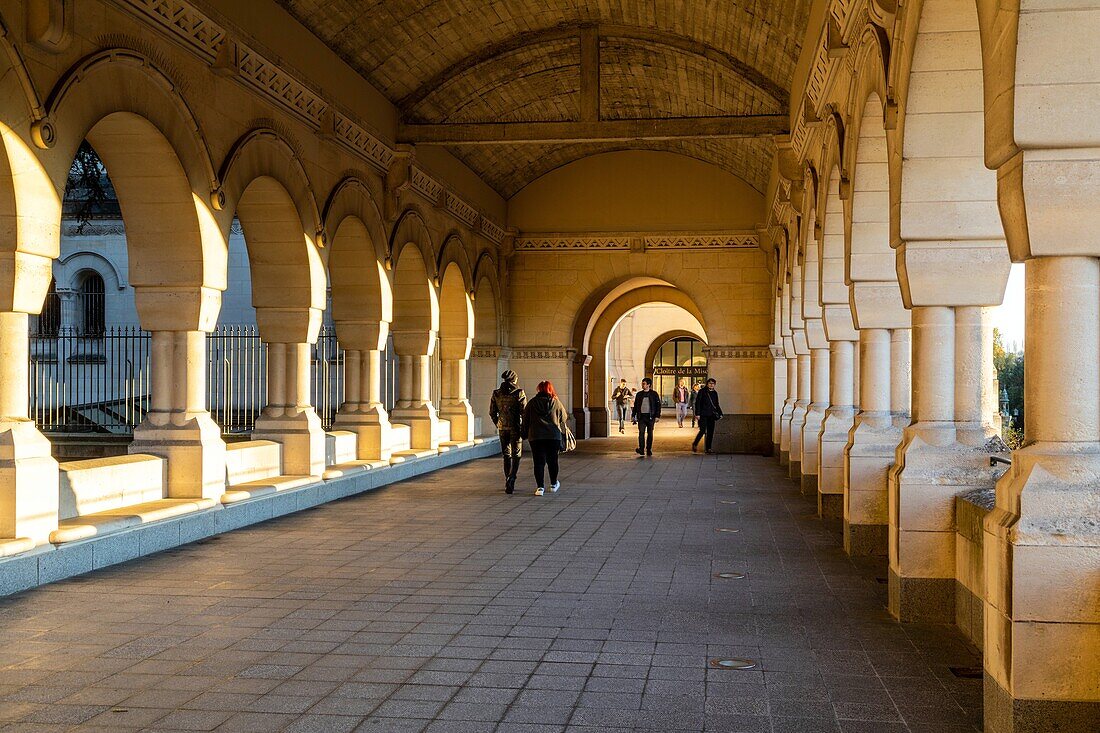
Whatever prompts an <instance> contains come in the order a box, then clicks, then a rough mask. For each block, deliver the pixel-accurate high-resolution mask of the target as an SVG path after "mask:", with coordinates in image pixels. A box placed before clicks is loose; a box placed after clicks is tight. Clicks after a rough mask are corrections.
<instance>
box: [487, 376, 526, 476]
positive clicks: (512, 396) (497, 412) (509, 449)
mask: <svg viewBox="0 0 1100 733" xmlns="http://www.w3.org/2000/svg"><path fill="white" fill-rule="evenodd" d="M500 378H501V380H503V381H501V383H500V388H499V389H495V390H493V396H492V398H491V399H490V400H489V419H490V420H492V421H493V424H494V425H496V426H497V433H498V434H499V435H500V452H501V454H502V455H503V456H504V491H505V492H506V493H509V494H511V493H512V492H513V491H515V489H516V474H517V473H518V472H519V459H520V456H522V455H523V411H524V408H525V407H526V406H527V395H525V394H524V393H523V390H522V389H520V388H519V386H518V385H517V382H519V375H517V374H516V373H515V372H514V371H512V370H511V369H509V370H508V371H506V372H504V374H501V375H500Z"/></svg>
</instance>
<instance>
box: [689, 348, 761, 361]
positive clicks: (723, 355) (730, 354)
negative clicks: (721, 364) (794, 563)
mask: <svg viewBox="0 0 1100 733" xmlns="http://www.w3.org/2000/svg"><path fill="white" fill-rule="evenodd" d="M703 353H705V354H706V355H707V358H708V359H767V360H771V359H773V358H775V355H774V354H773V351H772V347H771V346H704V347H703Z"/></svg>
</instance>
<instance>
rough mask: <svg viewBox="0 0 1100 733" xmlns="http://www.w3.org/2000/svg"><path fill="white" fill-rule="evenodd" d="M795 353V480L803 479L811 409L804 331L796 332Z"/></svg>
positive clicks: (791, 472)
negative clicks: (796, 371)
mask: <svg viewBox="0 0 1100 733" xmlns="http://www.w3.org/2000/svg"><path fill="white" fill-rule="evenodd" d="M794 339H795V353H797V354H798V395H797V396H798V399H797V400H795V403H794V408H793V410H792V411H791V464H790V466H789V467H788V475H789V476H790V477H791V478H793V479H799V480H801V478H802V443H803V440H804V438H805V436H804V435H803V431H804V429H805V427H806V412H807V411H808V410H809V409H810V388H811V381H810V349H809V347H808V346H807V345H806V334H805V332H804V331H796V332H795V335H794Z"/></svg>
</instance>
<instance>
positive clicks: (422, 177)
mask: <svg viewBox="0 0 1100 733" xmlns="http://www.w3.org/2000/svg"><path fill="white" fill-rule="evenodd" d="M409 185H410V186H412V190H413V191H415V192H416V193H417V194H418V195H419V196H422V197H423V198H425V199H426V200H428V201H430V202H431V203H432V204H433V205H434V204H438V203H439V199H440V198H441V197H442V196H443V184H442V183H440V182H439V181H437V180H435V179H434V178H432V176H431V175H430V174H429V173H428V172H427V171H425V170H424V169H423V168H417V167H416V166H413V169H412V171H411V172H410V173H409Z"/></svg>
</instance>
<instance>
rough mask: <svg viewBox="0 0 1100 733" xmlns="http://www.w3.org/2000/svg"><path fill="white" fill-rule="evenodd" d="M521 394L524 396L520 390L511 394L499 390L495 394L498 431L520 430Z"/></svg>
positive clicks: (515, 390) (517, 389)
mask: <svg viewBox="0 0 1100 733" xmlns="http://www.w3.org/2000/svg"><path fill="white" fill-rule="evenodd" d="M521 394H523V392H522V391H521V390H520V389H519V388H516V389H514V390H512V391H511V392H504V391H503V390H499V389H498V390H496V392H494V397H495V398H496V402H497V413H498V414H497V429H498V430H519V425H520V419H521V408H520V404H519V396H520V395H521Z"/></svg>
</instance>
